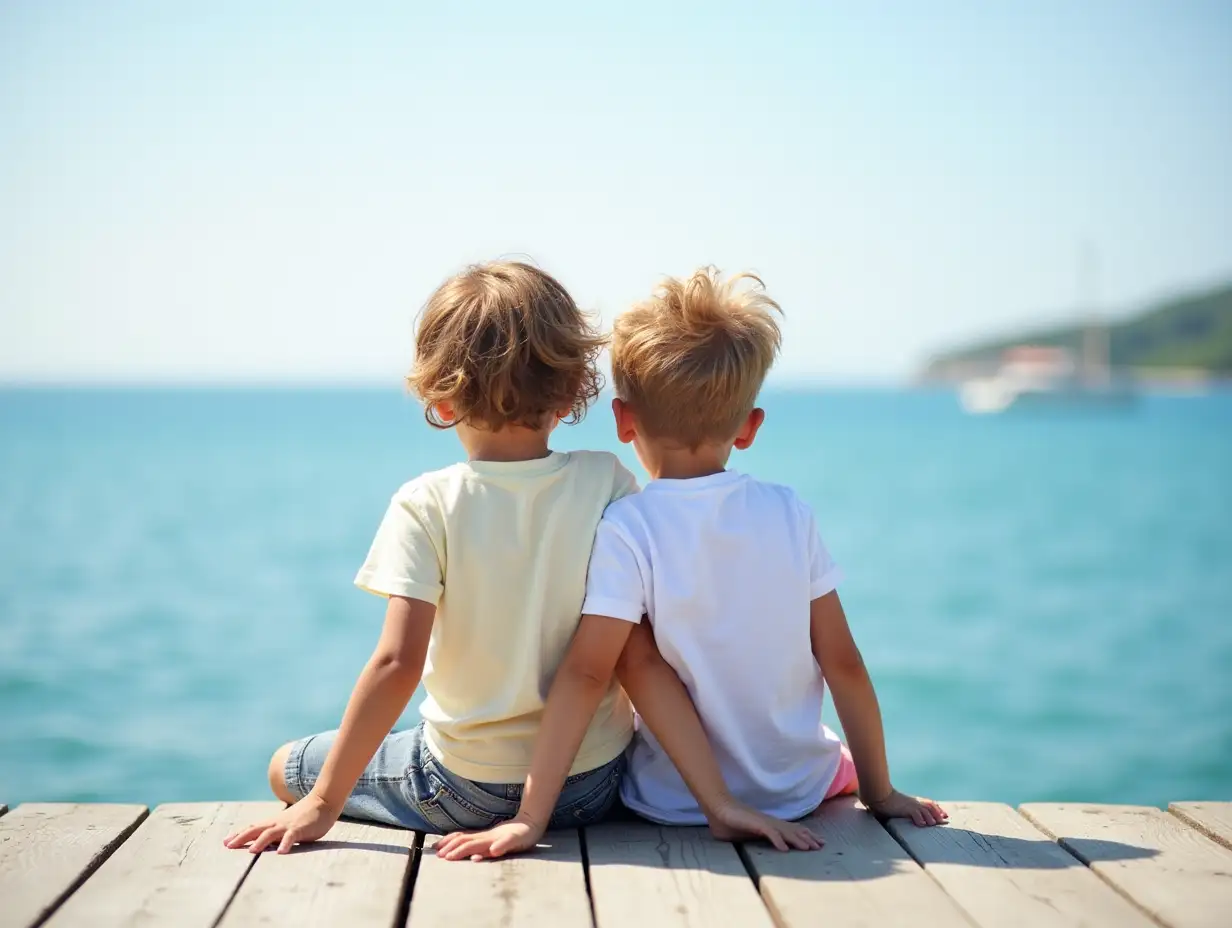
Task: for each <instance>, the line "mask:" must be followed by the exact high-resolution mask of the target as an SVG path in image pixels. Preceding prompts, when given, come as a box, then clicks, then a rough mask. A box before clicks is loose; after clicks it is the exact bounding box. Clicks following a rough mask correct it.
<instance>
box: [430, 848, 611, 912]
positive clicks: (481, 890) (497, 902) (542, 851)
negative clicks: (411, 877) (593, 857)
mask: <svg viewBox="0 0 1232 928" xmlns="http://www.w3.org/2000/svg"><path fill="white" fill-rule="evenodd" d="M437 840H438V839H437V837H436V836H435V835H429V836H427V837H426V838H425V846H424V850H423V855H422V858H421V859H420V862H419V875H418V877H417V878H416V880H415V889H414V892H413V893H412V894H411V911H410V918H409V920H408V921H407V925H408V926H409V928H458V926H460V925H499V926H501V928H589V926H590V923H591V922H590V899H589V897H588V896H587V894H586V876H585V872H584V871H583V868H582V850H581V843H580V841H579V839H578V833H577V832H576V831H553V832H549V833H548V834H547V835H546V836H545V837H544V839H543V841H541V842H540V843H539V847H538V849H537V850H536V851H535V852H534V853H533V854H531V855H528V856H524V857H510V858H505V859H502V860H492V861H484V862H482V863H472V862H471V861H466V860H458V861H448V860H441V859H440V858H438V857H437V856H436V854H435V853H434V852H433V850H432V845H434V844H435V843H436V841H437Z"/></svg>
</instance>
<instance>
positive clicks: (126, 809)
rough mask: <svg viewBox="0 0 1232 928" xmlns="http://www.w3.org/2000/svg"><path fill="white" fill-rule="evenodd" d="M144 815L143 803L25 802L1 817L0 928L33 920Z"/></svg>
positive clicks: (16, 926)
mask: <svg viewBox="0 0 1232 928" xmlns="http://www.w3.org/2000/svg"><path fill="white" fill-rule="evenodd" d="M145 816H146V807H145V806H128V805H101V804H99V805H76V804H73V803H26V804H25V805H20V806H18V807H17V808H15V809H14V810H13V811H12V812H9V813H8V814H7V815H5V816H3V817H2V818H0V928H27V926H29V925H34V924H37V923H38V922H39V920H40V919H42V918H43V917H44V916H45V915H46V914H47V913H48V912H50V911H51V910H52V909H53V908H55V906H56V905H57V904H58V903H59V902H60V900H61V899H63V898H64V897H65V896H66V895H67V894H68V893H70V892H72V891H73V890H74V889H76V888H77V886H78V885H79V884H80V883H81V881H82V880H84V879H85V878H86V877H88V876H89V875H90V874H91V873H93V872H94V869H95V868H96V867H97V866H98V865H99V864H100V863H102V861H103V860H104V859H106V857H107V855H108V854H110V853H111V852H112V851H113V850H115V848H116V847H117V846H119V844H120V842H121V841H123V840H124V839H125V838H126V837H127V836H128V835H129V834H130V833H131V832H132V830H133V829H134V828H136V827H137V825H138V823H139V822H140V821H141V820H142V819H143V818H145Z"/></svg>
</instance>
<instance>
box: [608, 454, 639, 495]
mask: <svg viewBox="0 0 1232 928" xmlns="http://www.w3.org/2000/svg"><path fill="white" fill-rule="evenodd" d="M637 490H638V487H637V478H636V477H634V476H633V472H632V471H630V470H629V468H627V467H625V466H624V465H623V464H621V463H620V462H619V461H617V462H616V474H615V476H614V477H613V480H612V499H611V502H613V503H614V502H616V500H618V499H624V498H625V497H626V496H629V495H630V494H632V493H636V492H637Z"/></svg>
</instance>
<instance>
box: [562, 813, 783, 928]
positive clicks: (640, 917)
mask: <svg viewBox="0 0 1232 928" xmlns="http://www.w3.org/2000/svg"><path fill="white" fill-rule="evenodd" d="M585 841H586V857H587V860H588V862H589V866H590V893H591V899H592V900H593V901H594V910H595V925H596V926H597V928H647V926H654V928H659V926H662V928H668V926H673V928H675V926H694V928H710V926H713V925H741V926H747V928H773V924H774V923H773V921H771V919H770V915H769V913H768V912H767V911H766V909H765V906H764V905H762V902H761V899H760V898H758V895H757V889H756V888H755V887H754V886H753V883H752V881H750V880H749V876H748V873H747V871H746V870H745V869H744V864H743V863H742V862H741V860H740V856H739V854H738V853H737V852H736V848H735V846H734V845H731V844H724V843H721V842H719V841H716V840H715V839H714V838H712V837H711V836H710V832H709V831H708V830H707V829H705V828H666V827H659V826H655V825H649V824H646V825H643V824H612V825H600V826H598V827H595V828H589V829H587V830H586V833H585Z"/></svg>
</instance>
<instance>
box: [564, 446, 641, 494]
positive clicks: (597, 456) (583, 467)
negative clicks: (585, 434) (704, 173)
mask: <svg viewBox="0 0 1232 928" xmlns="http://www.w3.org/2000/svg"><path fill="white" fill-rule="evenodd" d="M568 457H569V466H571V467H575V468H577V469H578V471H579V472H580V473H581V474H582V475H583V476H584V478H585V479H586V483H587V485H591V486H594V487H595V489H596V490H597V491H598V492H600V493H607V494H609V495H608V498H609V499H610V500H613V501H615V500H620V499H623V498H624V497H627V496H629V495H630V494H634V493H636V492H637V478H636V477H634V476H633V474H632V473H631V472H630V470H629V469H628V468H627V467H625V466H624V464H622V463H621V462H620V458H618V457H616V455H614V454H612V452H610V451H570V452H568Z"/></svg>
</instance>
